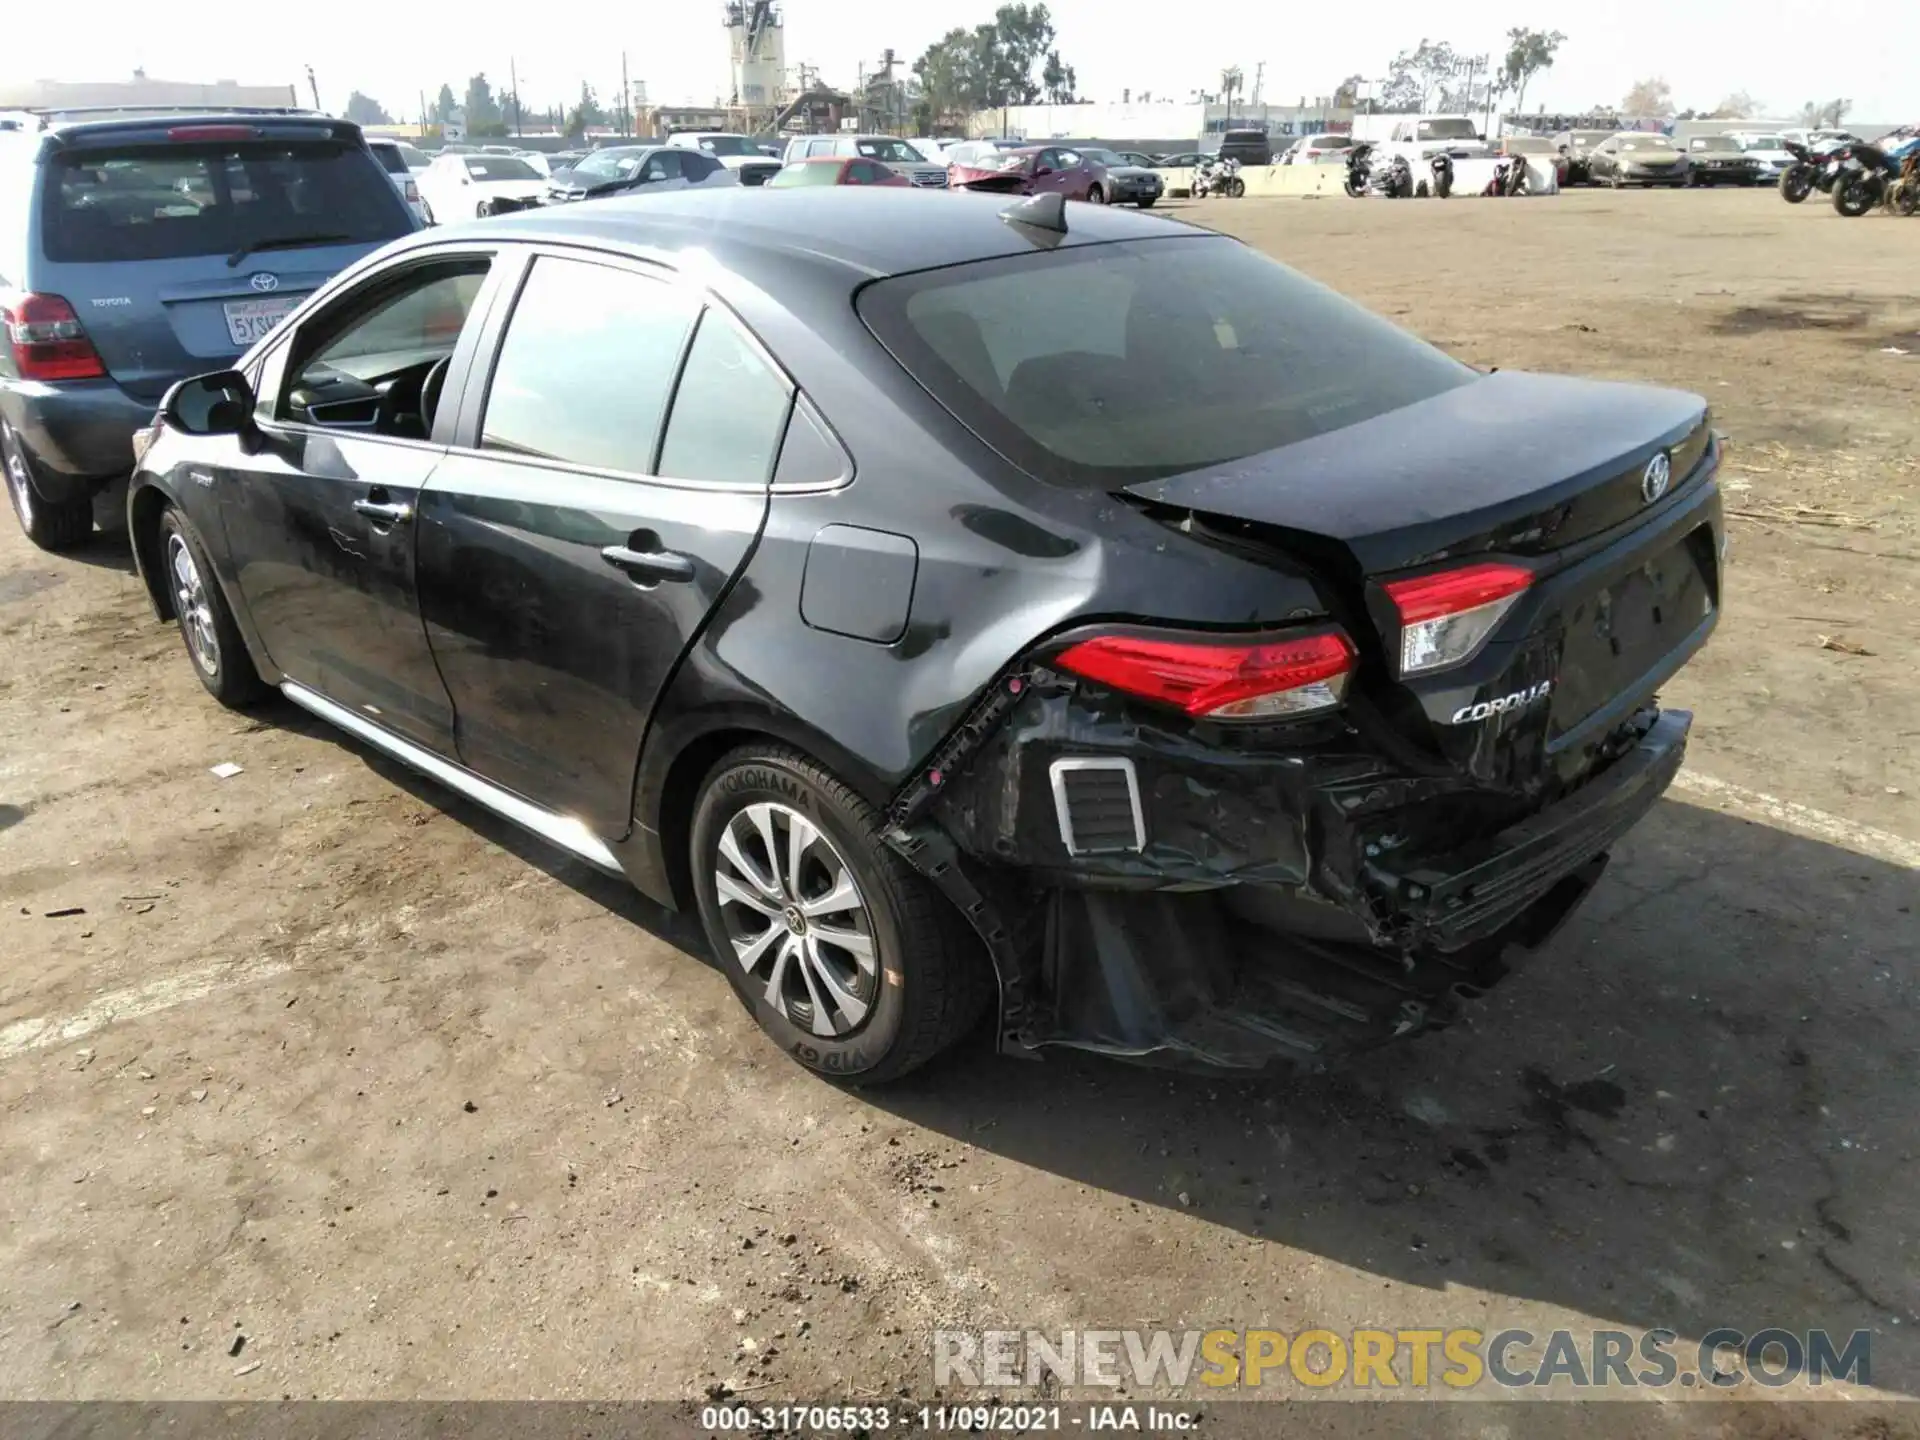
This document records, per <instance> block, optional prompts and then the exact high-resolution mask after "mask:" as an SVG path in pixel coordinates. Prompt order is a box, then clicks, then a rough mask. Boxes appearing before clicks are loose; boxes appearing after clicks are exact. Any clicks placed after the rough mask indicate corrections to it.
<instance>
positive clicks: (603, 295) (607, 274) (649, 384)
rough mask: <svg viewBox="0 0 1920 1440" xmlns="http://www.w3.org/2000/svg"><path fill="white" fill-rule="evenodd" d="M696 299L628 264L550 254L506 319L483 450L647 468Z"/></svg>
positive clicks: (634, 470)
mask: <svg viewBox="0 0 1920 1440" xmlns="http://www.w3.org/2000/svg"><path fill="white" fill-rule="evenodd" d="M699 308H700V307H699V305H698V304H697V303H696V302H695V301H693V300H691V299H689V298H688V297H686V296H685V295H683V294H681V293H680V292H679V291H677V290H675V289H673V288H672V287H671V286H668V285H663V284H661V283H660V282H659V281H657V280H650V279H648V278H647V277H646V276H644V275H637V274H635V273H634V272H633V271H631V270H618V269H614V268H612V267H611V266H606V265H594V264H590V263H588V262H585V261H580V260H562V259H556V258H555V257H553V256H550V255H543V256H541V257H540V258H539V259H537V260H535V261H534V262H533V269H532V271H531V272H530V273H529V274H528V276H527V279H526V283H525V284H524V285H522V286H521V288H520V298H519V300H518V301H517V302H515V304H514V307H513V317H512V319H510V320H509V321H508V322H507V333H506V338H505V339H504V340H503V341H502V342H501V346H500V358H499V360H498V361H497V362H496V363H495V365H494V370H493V383H492V385H491V386H490V388H489V389H488V391H487V408H486V417H485V419H484V420H483V421H482V423H481V427H480V446H481V448H482V449H484V450H498V451H504V452H505V453H507V454H510V455H524V456H528V457H531V458H533V459H538V460H557V461H561V462H564V463H566V464H569V465H583V466H586V467H587V468H589V469H593V470H619V471H625V472H627V473H628V474H634V475H644V474H646V473H647V472H648V470H649V468H650V467H651V465H652V462H653V449H654V441H655V440H656V439H657V437H658V436H659V433H660V417H661V415H662V414H664V413H665V411H666V408H667V395H668V392H669V391H670V390H671V389H672V387H673V376H674V371H675V370H676V369H677V368H678V367H679V364H680V355H681V352H682V350H683V349H684V348H685V345H686V338H687V331H688V330H689V329H690V328H691V327H692V325H693V321H694V317H695V315H696V314H697V313H698V312H699Z"/></svg>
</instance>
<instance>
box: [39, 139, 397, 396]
mask: <svg viewBox="0 0 1920 1440" xmlns="http://www.w3.org/2000/svg"><path fill="white" fill-rule="evenodd" d="M41 168H42V170H43V172H44V174H43V177H42V180H41V184H40V188H39V191H38V194H37V196H36V205H37V217H36V224H35V227H34V229H35V237H36V241H37V244H38V247H39V253H38V254H37V255H36V256H35V261H36V263H35V266H34V272H33V285H34V288H36V289H39V290H44V291H48V292H50V293H53V294H57V295H61V296H64V297H65V298H66V299H67V301H68V302H69V303H70V304H71V305H72V306H73V308H74V311H75V313H76V314H77V315H78V316H79V317H80V322H81V325H82V326H83V327H84V329H85V330H86V332H87V337H88V339H89V340H91V341H92V342H93V346H94V348H95V350H97V351H98V352H99V355H100V359H101V363H102V364H104V365H105V366H106V368H107V373H108V374H109V375H111V376H112V377H113V379H114V380H115V381H116V382H117V383H118V384H119V385H120V386H121V388H122V389H124V390H125V391H126V392H127V393H128V394H130V395H133V396H135V397H136V398H139V399H143V400H157V399H159V398H160V396H161V395H162V394H164V393H165V391H166V389H167V387H168V386H169V385H170V384H172V383H173V382H174V381H175V380H178V379H181V378H182V377H184V376H187V375H193V374H198V373H201V372H204V371H207V370H212V369H218V368H220V367H221V366H222V365H225V364H227V363H230V362H231V360H232V359H233V357H234V356H236V355H238V354H239V353H240V352H241V351H243V350H245V349H246V348H247V347H248V346H250V345H251V344H253V342H254V341H256V340H258V339H259V338H260V337H261V336H262V335H264V334H265V333H266V332H267V330H268V329H270V328H271V326H272V325H273V324H274V323H276V322H277V321H278V320H279V319H280V318H281V316H283V315H284V314H286V313H287V312H288V311H289V310H291V309H292V308H293V306H294V305H295V304H296V303H297V302H298V301H299V300H300V299H301V298H302V297H304V296H305V295H306V294H308V293H309V292H311V291H312V290H314V289H315V288H317V287H318V286H319V285H321V284H323V283H325V281H326V280H328V279H329V278H330V277H332V276H333V275H334V274H335V273H336V272H338V271H339V270H341V269H343V268H345V267H346V266H348V265H350V264H352V263H353V262H354V261H355V260H358V259H359V258H360V257H361V256H363V255H365V254H366V253H367V252H369V251H370V250H372V249H374V248H375V247H377V246H378V245H381V244H383V243H385V242H386V241H388V240H391V239H394V238H396V237H398V236H400V235H404V234H407V233H408V232H410V231H411V230H412V229H413V228H414V222H413V218H412V215H411V214H410V212H409V211H408V210H407V208H406V202H405V201H404V200H403V199H402V198H401V196H400V193H399V192H398V191H397V190H395V188H394V186H393V183H392V182H391V181H390V180H389V179H388V177H387V174H386V172H385V171H384V170H382V169H381V168H380V164H379V162H378V161H377V160H375V159H374V157H373V156H372V155H371V154H370V153H369V152H368V150H367V148H366V146H365V144H364V143H362V142H361V140H360V137H359V131H358V129H357V128H356V127H354V126H350V125H344V124H342V123H341V122H337V121H330V120H326V119H323V118H320V117H311V118H307V117H302V118H298V119H295V118H292V117H289V118H285V119H281V118H277V117H253V116H247V117H236V116H207V117H193V116H182V117H167V118H166V119H163V120H153V119H145V120H139V121H122V122H116V123H113V124H106V125H100V126H88V127H85V128H83V129H80V130H77V131H75V132H71V133H66V134H61V135H59V136H58V137H57V139H56V140H55V141H54V142H52V145H51V148H50V149H49V150H48V151H47V152H46V153H45V154H44V155H43V158H42V166H41Z"/></svg>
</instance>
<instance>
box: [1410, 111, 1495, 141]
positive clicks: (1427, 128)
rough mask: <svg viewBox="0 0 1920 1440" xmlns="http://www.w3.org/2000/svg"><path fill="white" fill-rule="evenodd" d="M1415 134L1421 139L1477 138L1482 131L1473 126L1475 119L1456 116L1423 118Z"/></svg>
mask: <svg viewBox="0 0 1920 1440" xmlns="http://www.w3.org/2000/svg"><path fill="white" fill-rule="evenodd" d="M1415 136H1416V138H1418V139H1421V140H1477V139H1478V138H1479V137H1480V132H1479V131H1478V130H1475V129H1474V128H1473V121H1471V120H1468V119H1465V118H1464V117H1459V116H1455V117H1451V118H1448V119H1444V120H1422V121H1420V122H1419V129H1418V130H1417V131H1416V132H1415Z"/></svg>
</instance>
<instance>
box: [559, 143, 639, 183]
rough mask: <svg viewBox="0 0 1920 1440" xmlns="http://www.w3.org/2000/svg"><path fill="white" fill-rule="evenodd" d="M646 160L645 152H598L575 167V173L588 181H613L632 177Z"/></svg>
mask: <svg viewBox="0 0 1920 1440" xmlns="http://www.w3.org/2000/svg"><path fill="white" fill-rule="evenodd" d="M646 158H647V152H646V151H645V150H596V151H595V152H594V153H593V154H591V155H589V156H588V157H587V158H586V159H584V160H582V161H581V162H580V163H579V164H578V165H576V166H574V167H573V173H574V174H575V175H576V176H579V177H580V178H582V179H587V180H612V179H614V178H615V177H617V176H627V175H631V174H632V173H633V172H634V171H636V170H638V169H639V168H640V162H641V161H642V160H644V159H646Z"/></svg>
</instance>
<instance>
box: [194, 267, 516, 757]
mask: <svg viewBox="0 0 1920 1440" xmlns="http://www.w3.org/2000/svg"><path fill="white" fill-rule="evenodd" d="M489 268H490V262H489V260H488V258H487V257H486V256H485V255H474V254H453V255H448V254H444V253H440V254H435V255H433V256H431V257H426V258H421V259H419V260H416V261H412V262H406V263H403V264H401V265H398V266H395V267H389V268H387V269H384V270H381V271H378V272H376V273H375V274H373V275H371V276H369V277H368V278H367V279H366V280H365V281H364V282H362V283H361V284H359V285H356V286H354V287H353V288H352V289H351V290H349V291H347V292H346V293H344V294H342V295H341V296H340V297H339V298H338V299H337V300H335V301H334V303H332V304H330V305H328V306H326V307H325V308H324V309H322V310H320V311H318V312H317V313H316V314H314V315H313V316H312V317H311V318H309V319H308V320H306V321H303V322H302V323H301V325H300V327H299V329H298V330H297V331H296V332H295V333H294V334H293V335H292V336H290V337H289V339H288V341H287V343H285V344H283V345H282V346H281V347H279V349H277V350H276V351H274V352H273V354H272V355H271V356H270V357H269V359H268V360H267V362H266V364H265V366H264V368H263V370H262V379H261V390H262V394H261V395H260V396H259V405H258V410H257V412H256V421H257V440H256V441H255V442H252V443H250V444H249V445H248V447H247V450H246V452H245V453H242V452H241V451H239V450H238V449H236V451H235V463H234V464H233V465H232V466H231V467H229V468H228V469H227V470H226V471H224V472H223V474H222V476H221V479H220V481H219V482H218V483H219V499H220V516H221V525H222V527H223V529H224V530H225V533H226V538H227V545H228V549H229V553H230V554H231V555H232V557H233V564H234V568H235V572H236V575H237V578H238V582H239V586H240V593H241V596H242V598H243V599H244V600H245V603H246V606H247V609H248V612H249V614H250V615H251V617H252V619H253V623H254V626H255V629H256V631H257V632H258V634H259V636H260V640H261V643H262V645H263V646H264V647H265V649H266V651H267V653H268V655H269V657H270V658H271V659H272V661H273V664H274V665H275V667H277V668H278V669H279V670H280V671H281V672H283V673H284V674H285V675H286V676H287V677H288V678H289V679H291V680H294V681H296V682H298V683H299V684H301V685H304V686H306V687H307V688H308V689H311V690H315V691H318V692H319V693H320V694H322V695H324V696H326V697H327V698H328V699H330V700H333V701H334V702H336V703H337V704H340V705H344V706H346V707H348V708H349V709H352V710H355V711H357V712H359V713H360V714H361V715H363V716H365V717H367V718H369V719H371V720H374V721H375V722H376V723H378V724H381V725H383V726H385V727H387V728H388V729H390V730H393V731H396V732H397V733H399V734H401V735H403V736H405V737H406V738H408V739H410V740H413V741H415V742H416V743H418V744H422V745H425V746H427V747H429V748H430V749H434V750H437V751H440V752H442V753H451V746H452V735H453V715H452V711H451V708H450V707H449V705H448V703H447V693H446V687H445V686H444V685H443V684H442V683H441V681H440V676H439V672H438V670H437V669H436V667H435V665H434V661H433V654H432V651H431V650H430V649H429V648H428V646H427V641H426V635H425V632H424V631H423V630H422V629H421V625H420V614H419V609H418V605H417V603H416V596H415V589H414V534H413V518H414V512H415V507H416V506H417V505H418V503H419V495H420V487H421V486H422V485H424V484H425V483H426V481H427V477H428V476H430V475H431V474H432V473H433V470H434V467H435V466H437V465H438V464H439V463H440V461H441V457H442V456H443V455H444V454H445V446H444V444H438V443H435V441H434V439H433V428H434V426H433V421H434V414H435V410H436V401H437V397H438V395H439V393H440V392H441V390H442V387H443V384H444V381H445V378H446V376H447V374H448V373H449V371H450V370H451V368H452V366H453V362H454V357H455V352H456V350H457V349H458V348H459V345H460V341H461V339H462V336H463V335H466V336H467V338H468V341H469V345H470V344H471V339H472V334H471V332H470V330H469V328H468V327H469V322H470V321H475V322H476V323H477V317H478V315H480V314H481V313H484V312H483V310H482V308H481V304H480V302H481V299H482V297H483V296H484V295H485V294H487V290H488V287H487V280H488V274H489Z"/></svg>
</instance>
